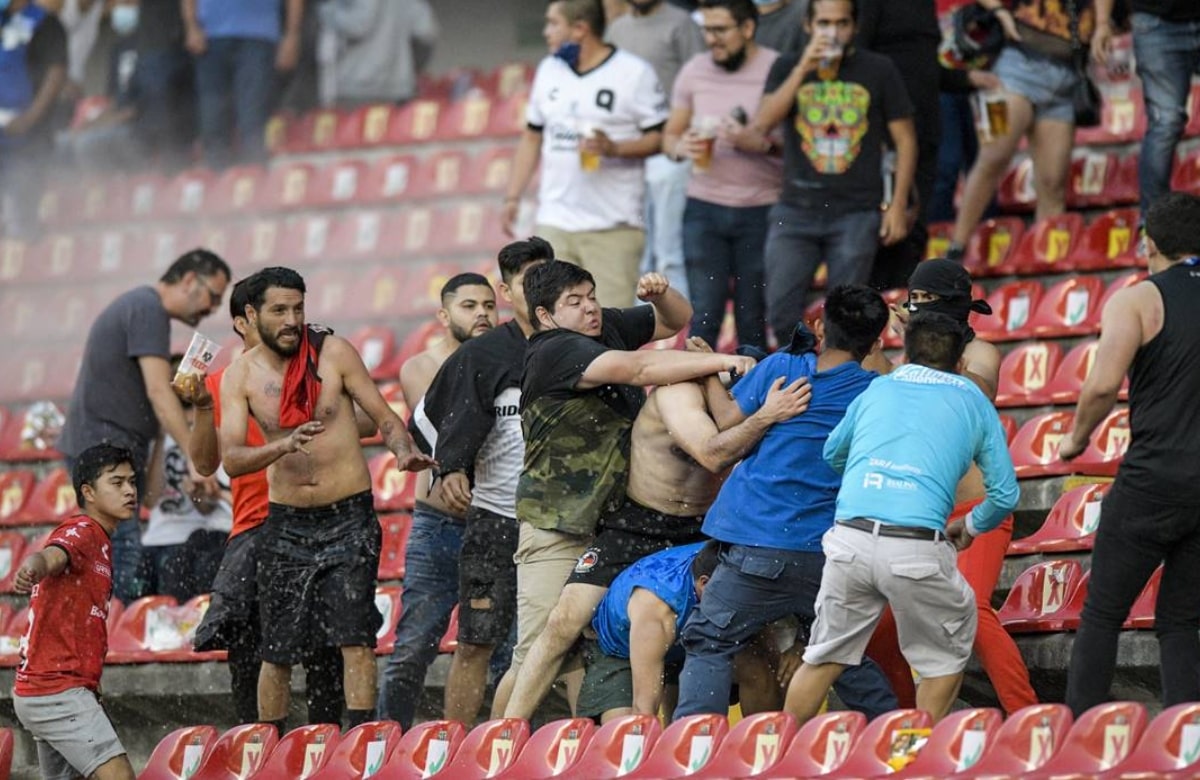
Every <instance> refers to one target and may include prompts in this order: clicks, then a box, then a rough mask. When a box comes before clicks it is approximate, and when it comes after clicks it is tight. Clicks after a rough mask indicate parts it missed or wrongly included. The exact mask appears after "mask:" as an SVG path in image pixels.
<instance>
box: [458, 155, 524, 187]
mask: <svg viewBox="0 0 1200 780" xmlns="http://www.w3.org/2000/svg"><path fill="white" fill-rule="evenodd" d="M513 154H514V152H513V150H512V149H509V148H506V147H503V146H498V147H495V148H492V149H486V150H484V151H482V152H480V153H479V154H477V155H475V157H474V158H473V159H472V160H471V162H470V164H469V165H468V166H467V170H466V172H465V176H464V178H463V182H462V185H461V186H460V188H459V191H460V192H461V193H464V194H471V195H478V194H484V193H495V192H502V191H503V190H504V188H505V187H506V186H507V185H508V180H509V178H511V176H512V164H513Z"/></svg>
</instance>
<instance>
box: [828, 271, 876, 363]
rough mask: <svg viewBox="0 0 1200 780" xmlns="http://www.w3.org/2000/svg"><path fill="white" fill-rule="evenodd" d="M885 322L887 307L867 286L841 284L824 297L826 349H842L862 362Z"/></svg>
mask: <svg viewBox="0 0 1200 780" xmlns="http://www.w3.org/2000/svg"><path fill="white" fill-rule="evenodd" d="M887 323H888V307H887V304H886V303H884V302H883V297H882V296H881V295H880V294H879V293H877V292H876V291H875V290H872V289H871V288H870V287H864V286H863V285H859V284H843V285H840V286H838V287H834V288H833V289H832V290H830V291H829V295H827V296H825V348H826V349H842V350H845V351H847V352H849V353H850V354H851V355H853V356H854V359H855V360H862V359H863V358H864V357H866V356H867V353H868V352H870V351H871V347H872V346H874V344H875V340H876V339H878V338H879V334H880V333H882V332H883V329H884V326H886V325H887Z"/></svg>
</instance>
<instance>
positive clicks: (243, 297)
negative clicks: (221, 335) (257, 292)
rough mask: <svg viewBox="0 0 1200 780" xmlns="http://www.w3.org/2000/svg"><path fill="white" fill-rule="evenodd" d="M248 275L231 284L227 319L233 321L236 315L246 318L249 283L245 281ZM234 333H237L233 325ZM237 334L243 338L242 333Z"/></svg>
mask: <svg viewBox="0 0 1200 780" xmlns="http://www.w3.org/2000/svg"><path fill="white" fill-rule="evenodd" d="M248 281H250V277H246V278H245V279H241V280H239V281H238V283H237V284H235V285H234V286H233V292H231V293H229V321H230V322H233V320H236V319H237V318H238V317H241V318H242V319H245V318H246V307H247V306H249V305H250V289H249V288H250V285H248V284H247V282H248ZM233 332H234V333H237V328H236V327H234V329H233ZM238 335H239V336H241V337H243V338H245V335H246V334H244V333H238Z"/></svg>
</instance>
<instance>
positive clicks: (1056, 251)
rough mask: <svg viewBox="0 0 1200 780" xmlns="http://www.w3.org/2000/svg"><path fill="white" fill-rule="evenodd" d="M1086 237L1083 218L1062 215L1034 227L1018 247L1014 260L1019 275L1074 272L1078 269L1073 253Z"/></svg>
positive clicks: (1042, 221) (1014, 266)
mask: <svg viewBox="0 0 1200 780" xmlns="http://www.w3.org/2000/svg"><path fill="white" fill-rule="evenodd" d="M1082 233H1083V216H1082V215H1080V214H1072V213H1066V214H1059V215H1058V216H1057V217H1047V218H1046V219H1042V220H1038V221H1037V222H1035V223H1034V224H1033V226H1032V227H1030V229H1029V230H1028V231H1026V233H1025V236H1024V237H1023V238H1022V239H1021V242H1020V244H1019V245H1018V246H1017V249H1016V252H1015V253H1014V254H1013V256H1012V258H1011V264H1012V266H1013V268H1014V269H1015V270H1016V272H1017V273H1019V274H1027V275H1035V274H1047V273H1057V272H1060V271H1070V270H1072V269H1073V268H1074V263H1073V262H1072V253H1073V252H1074V249H1075V243H1076V241H1077V240H1078V238H1079V236H1080V235H1081V234H1082Z"/></svg>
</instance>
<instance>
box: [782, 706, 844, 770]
mask: <svg viewBox="0 0 1200 780" xmlns="http://www.w3.org/2000/svg"><path fill="white" fill-rule="evenodd" d="M866 727H867V717H866V716H865V715H863V714H862V713H861V712H854V711H852V710H839V711H836V712H826V713H824V714H822V715H818V716H817V717H815V718H813V719H812V720H810V721H809V722H808V723H805V724H804V725H803V726H801V727H800V730H799V731H798V732H796V736H795V738H794V739H792V744H791V745H789V746H788V749H787V751H786V752H785V753H784V754H783V758H781V759H780V761H779V763H778V764H776V765H775V767H774V769H772V771H771V775H773V776H775V777H815V776H818V775H832V774H835V773H836V772H837V770H838V768H839V767H841V765H842V764H844V763H845V762H846V759H847V758H849V757H850V753H851V751H852V750H854V746H855V744H857V743H858V740H859V737H860V736H861V735H862V733H863V730H864V729H865V728H866Z"/></svg>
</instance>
